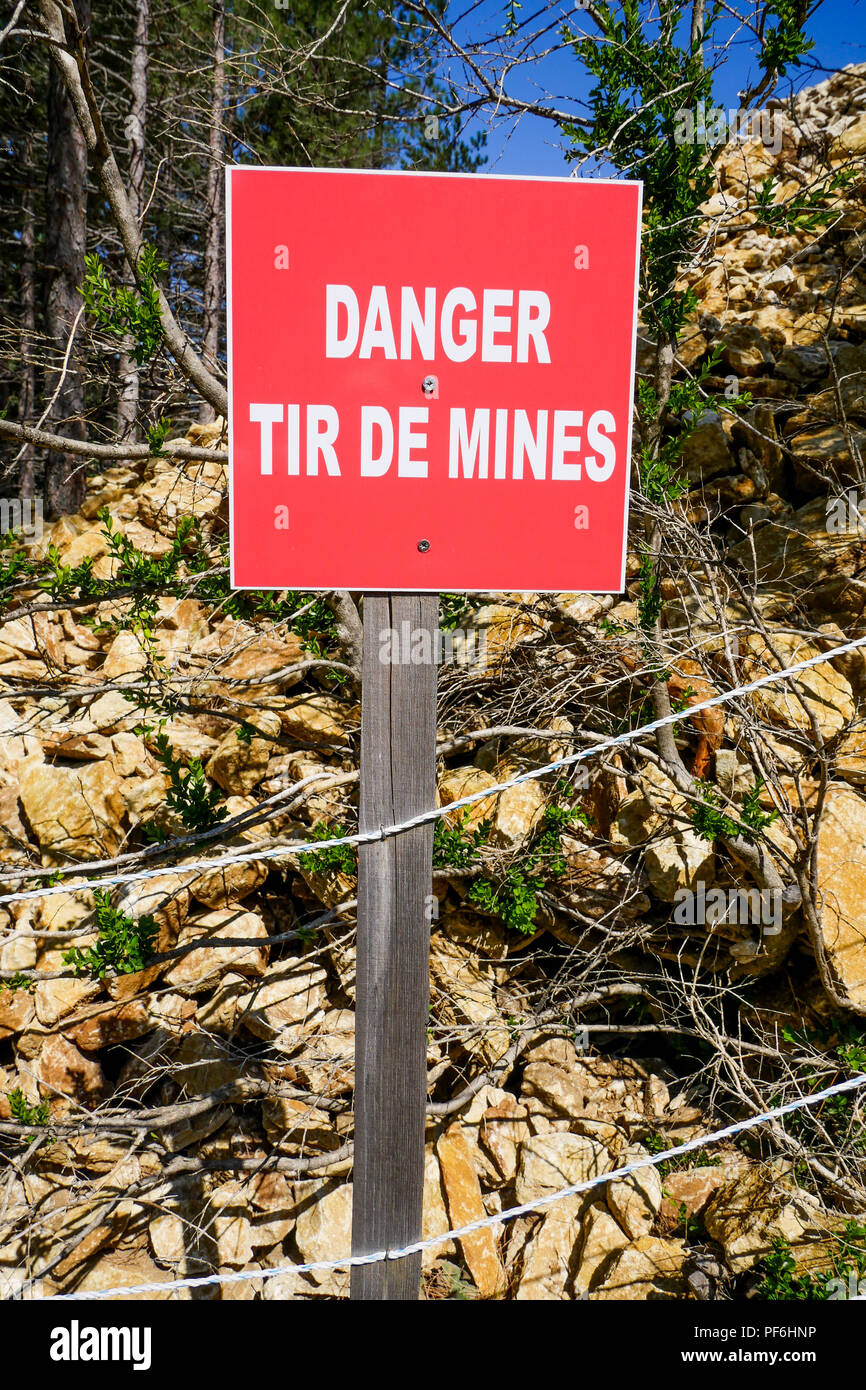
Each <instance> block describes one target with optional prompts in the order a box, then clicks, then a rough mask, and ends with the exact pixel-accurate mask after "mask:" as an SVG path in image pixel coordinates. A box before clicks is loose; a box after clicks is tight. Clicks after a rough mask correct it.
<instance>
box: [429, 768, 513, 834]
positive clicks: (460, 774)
mask: <svg viewBox="0 0 866 1390" xmlns="http://www.w3.org/2000/svg"><path fill="white" fill-rule="evenodd" d="M498 780H499V779H498V778H496V777H494V776H493V775H492V773H490V772H484V771H482V769H481V768H477V767H454V768H449V769H448V771H447V772H445V773H444V774H443V776H442V778H441V779H440V782H439V804H440V805H441V806H450V805H451V803H452V801H461V800H462V799H463V797H464V796H474V795H475V794H476V793H478V792H483V791H485V790H486V789H487V787H495V786H496V784H497V781H498ZM496 809H497V799H496V797H493V796H490V797H479V799H478V801H473V802H472V804H471V805H469V806H464V807H461V808H460V809H459V810H456V811H454V812H452V813H451V814H450V815H448V816H446V817H445V820H446V821H447V822H448V823H449V824H451V825H454V826H464V827H465V829H466V830H467V831H470V832H471V831H473V830H475V829H476V828H477V827H478V826H479V825H480V824H481V822H482V821H485V820H493V818H494V816H495V815H496Z"/></svg>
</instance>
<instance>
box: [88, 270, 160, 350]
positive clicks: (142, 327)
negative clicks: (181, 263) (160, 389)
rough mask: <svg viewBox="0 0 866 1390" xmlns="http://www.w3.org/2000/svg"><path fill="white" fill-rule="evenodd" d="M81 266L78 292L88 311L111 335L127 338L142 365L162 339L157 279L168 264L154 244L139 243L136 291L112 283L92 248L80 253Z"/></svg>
mask: <svg viewBox="0 0 866 1390" xmlns="http://www.w3.org/2000/svg"><path fill="white" fill-rule="evenodd" d="M84 266H85V277H84V283H83V285H82V286H81V294H82V297H83V299H84V303H85V304H86V306H87V309H88V312H89V313H90V314H91V315H92V316H93V318H95V319H96V322H97V323H98V324H99V325H100V326H101V327H102V328H105V329H106V330H107V331H108V332H109V333H112V334H113V335H114V336H115V337H117V338H130V339H131V340H132V355H133V357H134V358H135V361H136V362H137V363H138V365H139V366H142V365H143V364H144V363H145V362H148V361H149V360H150V358H151V357H152V356H153V354H154V353H155V352H156V349H157V348H158V347H159V344H160V342H161V340H162V319H161V315H160V308H159V290H158V287H157V279H158V278H159V276H160V275H163V274H164V273H165V272H166V271H167V270H168V266H167V265H166V263H165V261H163V260H161V259H160V256H159V253H158V252H157V250H156V248H155V247H153V246H147V245H145V246H143V247H142V248H141V251H140V253H139V257H138V293H136V291H135V290H134V289H133V288H132V287H131V286H130V285H118V286H115V285H112V283H111V281H110V280H109V278H108V273H107V271H106V269H105V266H104V264H103V262H102V261H101V260H100V258H99V256H98V255H97V254H96V252H93V253H92V254H90V255H87V256H85V257H84Z"/></svg>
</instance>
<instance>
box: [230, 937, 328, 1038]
mask: <svg viewBox="0 0 866 1390" xmlns="http://www.w3.org/2000/svg"><path fill="white" fill-rule="evenodd" d="M327 978H328V977H327V972H326V971H325V969H324V967H323V966H321V965H319V963H318V961H316V960H313V959H311V960H307V959H305V958H304V957H300V958H298V959H291V960H284V961H280V962H279V963H278V964H277V965H272V966H271V967H270V969H269V970H267V971H266V972H265V973H264V978H263V980H262V981H261V983H260V984H259V985H257V987H256V989H255V991H254V992H253V994H252V997H251V999H250V1000H249V1002H248V1004H247V1005H246V1006H245V1007H244V1010H243V1013H242V1015H241V1021H242V1023H243V1026H244V1027H245V1028H246V1029H247V1030H248V1031H249V1032H250V1033H253V1034H254V1035H255V1036H256V1037H257V1038H262V1039H263V1040H264V1041H265V1042H269V1043H271V1044H272V1046H274V1047H275V1048H276V1049H277V1050H278V1051H283V1052H287V1051H291V1050H292V1049H293V1048H294V1047H296V1046H297V1043H298V1041H299V1039H300V1038H301V1037H302V1036H303V1033H304V1030H305V1029H309V1028H311V1027H312V1026H313V1025H315V1024H319V1023H321V1021H322V1019H323V1018H324V1015H325V1006H326V1002H327V1000H326V995H325V984H326V981H327Z"/></svg>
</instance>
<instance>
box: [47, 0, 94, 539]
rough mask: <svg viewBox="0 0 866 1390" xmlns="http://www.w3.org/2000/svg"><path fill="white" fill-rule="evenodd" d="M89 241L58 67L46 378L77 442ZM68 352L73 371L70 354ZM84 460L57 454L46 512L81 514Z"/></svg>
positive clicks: (78, 161) (86, 9)
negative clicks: (78, 335) (77, 333)
mask: <svg viewBox="0 0 866 1390" xmlns="http://www.w3.org/2000/svg"><path fill="white" fill-rule="evenodd" d="M75 12H76V14H77V17H78V23H79V25H80V26H81V28H82V29H83V30H85V31H86V30H87V28H88V26H89V24H90V0H75ZM86 236H87V147H86V145H85V141H84V135H83V133H82V131H81V127H80V126H79V124H78V121H77V120H76V117H75V112H74V111H73V109H72V103H71V102H70V100H69V97H68V96H67V94H66V89H65V87H64V85H63V81H62V79H61V77H60V75H59V73H58V72H57V69H56V68H55V66H54V65H53V64H52V66H51V71H50V74H49V78H48V172H47V181H46V199H45V258H46V263H47V269H48V294H47V300H46V305H45V328H46V332H47V334H48V338H49V341H50V352H51V364H50V366H49V370H48V372H47V374H46V381H45V389H46V393H47V396H48V399H49V400H51V398H52V397H53V396H54V395H55V393H56V399H55V400H54V402H53V404H52V406H51V409H50V411H49V417H48V418H49V421H50V427H53V428H54V430H55V432H56V433H58V434H65V435H67V436H68V437H70V438H73V439H84V438H85V423H84V375H83V372H82V370H81V364H80V360H79V357H78V353H77V352H76V346H75V342H74V340H73V341H72V344H71V347H70V337H71V335H72V330H73V325H74V324H75V320H76V316H77V315H78V312H79V310H80V308H81V305H82V299H81V290H80V286H81V283H82V281H83V279H84V251H85V240H86ZM67 350H68V353H69V356H68V362H67V364H66V368H65V370H64V368H63V361H64V357H65V356H66V354H67ZM81 464H82V461H81V459H80V458H76V457H75V456H73V455H71V454H60V453H52V454H50V455H49V457H48V461H47V462H46V465H45V499H44V500H45V510H46V512H47V513H48V515H49V516H62V515H64V514H65V513H68V512H75V511H77V510H78V508H79V507H80V506H81V503H82V502H83V501H84V495H85V490H86V483H85V474H84V470H83V468H82V466H81Z"/></svg>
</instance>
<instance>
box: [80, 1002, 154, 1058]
mask: <svg viewBox="0 0 866 1390" xmlns="http://www.w3.org/2000/svg"><path fill="white" fill-rule="evenodd" d="M83 1013H84V1016H83V1017H82V1011H80V1010H79V1012H78V1013H76V1014H75V1015H74V1017H73V1018H67V1019H66V1020H65V1022H64V1025H63V1032H64V1035H65V1037H67V1038H70V1039H71V1040H72V1042H74V1043H75V1044H76V1046H78V1047H81V1048H83V1049H84V1051H85V1052H98V1051H99V1050H100V1048H103V1047H116V1046H117V1044H118V1043H125V1042H131V1041H132V1040H133V1039H134V1038H141V1037H143V1036H144V1034H145V1033H148V1032H149V1031H150V1029H151V1028H152V1027H153V1018H152V1015H151V1013H150V1010H149V1008H148V1006H147V1002H146V1000H144V999H130V1000H128V1001H127V1002H126V1003H122V1004H115V1003H100V1004H95V1005H93V1006H92V1008H89V1009H85V1010H84V1011H83Z"/></svg>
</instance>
